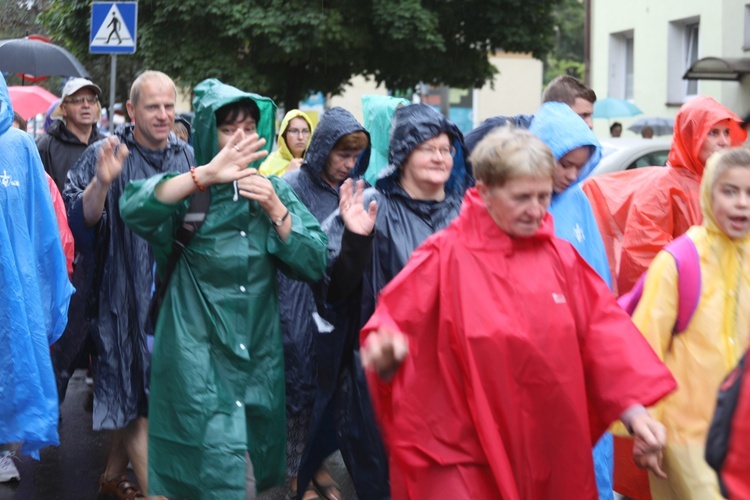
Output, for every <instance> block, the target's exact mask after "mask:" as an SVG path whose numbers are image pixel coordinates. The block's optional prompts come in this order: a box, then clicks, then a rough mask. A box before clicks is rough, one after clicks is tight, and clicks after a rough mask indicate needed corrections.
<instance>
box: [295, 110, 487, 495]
mask: <svg viewBox="0 0 750 500" xmlns="http://www.w3.org/2000/svg"><path fill="white" fill-rule="evenodd" d="M316 133H317V132H316ZM464 158H465V150H464V146H463V135H462V134H461V132H460V131H459V130H458V128H457V127H456V126H455V125H454V124H453V123H451V122H450V121H448V120H447V119H446V118H445V117H443V116H442V115H440V114H439V113H437V112H436V111H434V110H433V109H432V108H431V107H429V106H427V105H423V104H415V105H410V106H405V107H403V108H400V109H398V110H396V112H395V114H394V117H393V122H392V125H391V139H390V150H389V153H388V163H389V164H388V166H387V167H386V169H384V171H383V173H382V174H381V176H380V178H379V179H378V181H377V183H376V185H375V188H374V189H368V190H366V191H364V187H365V183H364V181H358V182H357V183H356V186H355V184H354V183H353V182H352V181H351V180H347V181H346V182H345V183H344V184H343V185H342V187H341V196H340V201H339V210H338V211H337V212H336V213H335V214H333V215H332V216H331V217H330V218H329V219H328V220H327V221H326V222H325V223H324V225H323V227H324V229H326V232H327V234H328V237H329V276H330V282H329V285H328V287H327V291H326V292H324V300H325V302H326V303H327V304H326V307H325V308H321V314H323V315H325V317H326V318H325V319H326V320H327V321H329V322H330V323H331V325H328V326H326V325H322V327H321V334H320V335H318V338H317V343H316V354H317V356H318V367H319V371H318V373H319V384H320V385H319V393H318V395H317V398H316V402H315V413H314V414H313V421H312V424H311V427H310V435H311V437H310V441H309V442H310V443H311V445H312V443H315V440H316V436H317V434H318V431H319V428H320V427H321V422H323V414H324V409H325V408H329V407H330V408H332V410H333V416H334V420H335V425H336V431H337V437H338V440H339V448H340V450H341V453H342V455H343V458H344V461H345V463H346V465H347V468H348V470H349V472H350V474H351V476H352V479H353V482H354V486H355V488H356V490H357V496H358V498H360V499H361V500H365V499H370V498H373V499H374V498H377V499H381V498H386V497H388V496H389V495H390V490H389V486H388V466H387V460H386V456H385V450H384V448H383V444H382V442H381V439H380V434H379V432H378V429H377V426H376V425H375V420H374V417H373V413H372V409H371V407H370V401H369V397H368V394H367V386H366V381H365V378H364V372H363V371H362V367H361V364H360V362H359V349H358V342H357V338H358V332H359V329H360V328H361V327H362V325H363V324H364V323H365V322H366V321H367V320H368V319H369V317H370V315H371V314H372V312H373V310H374V309H375V301H376V298H377V295H378V293H379V292H380V290H381V289H382V288H383V287H384V286H385V285H386V284H387V283H388V282H389V281H390V280H391V279H392V278H393V277H394V276H395V275H396V274H397V273H398V272H399V271H400V270H401V269H402V268H403V267H404V265H405V264H406V261H407V260H408V259H409V256H410V255H411V253H412V251H413V250H414V249H415V248H416V247H417V246H419V245H420V244H421V243H422V242H423V241H424V240H425V239H427V237H429V236H430V235H431V234H433V233H435V232H436V231H439V230H440V229H443V228H444V227H446V226H447V225H448V223H449V222H450V221H451V220H452V219H453V218H455V217H456V216H457V215H458V213H459V211H460V208H461V200H462V198H463V194H464V191H465V190H466V188H467V187H468V186H470V185H471V184H472V183H473V178H472V177H471V173H470V171H469V169H468V165H467V164H466V163H465V161H464ZM363 191H364V192H363ZM363 206H364V207H365V210H362V207H363ZM357 215H362V219H364V220H360V219H359V218H358V217H356V216H357ZM362 224H365V225H367V224H369V227H370V228H371V229H372V230H371V231H366V232H364V234H366V236H361V235H360V234H358V233H360V232H361V225H362ZM326 330H328V331H329V333H325V331H326ZM314 451H315V450H310V452H309V453H308V454H306V455H304V456H303V464H302V466H301V468H300V475H299V481H300V484H301V485H304V484H305V482H306V481H307V479H308V478H309V477H310V473H311V471H310V470H309V467H307V459H308V457H310V456H312V455H313V454H314Z"/></svg>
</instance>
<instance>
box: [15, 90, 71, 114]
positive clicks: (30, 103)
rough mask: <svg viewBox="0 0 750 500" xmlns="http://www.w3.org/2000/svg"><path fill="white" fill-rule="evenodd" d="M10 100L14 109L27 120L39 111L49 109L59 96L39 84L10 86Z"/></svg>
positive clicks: (42, 111)
mask: <svg viewBox="0 0 750 500" xmlns="http://www.w3.org/2000/svg"><path fill="white" fill-rule="evenodd" d="M8 93H9V94H10V102H11V104H12V105H13V111H15V112H17V113H18V114H19V115H21V116H22V117H23V118H24V119H25V120H28V119H29V118H31V117H32V116H36V115H37V114H38V113H44V112H46V111H47V109H49V107H50V106H51V105H52V103H53V102H55V101H57V100H58V99H59V97H57V96H56V95H55V94H53V93H52V92H50V91H48V90H47V89H44V88H42V87H37V86H27V87H19V86H11V87H8Z"/></svg>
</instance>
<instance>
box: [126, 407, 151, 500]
mask: <svg viewBox="0 0 750 500" xmlns="http://www.w3.org/2000/svg"><path fill="white" fill-rule="evenodd" d="M123 431H124V433H123V435H122V446H123V449H124V451H125V453H126V460H127V459H130V463H131V464H132V465H133V472H134V473H135V478H136V480H137V481H138V486H140V488H141V491H143V492H147V491H148V419H147V418H145V417H139V418H137V419H135V420H133V421H132V422H130V423H129V424H128V425H127V427H125V429H123ZM127 465H128V464H127V462H126V463H125V467H127ZM123 472H124V468H123Z"/></svg>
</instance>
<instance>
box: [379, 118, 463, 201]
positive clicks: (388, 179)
mask: <svg viewBox="0 0 750 500" xmlns="http://www.w3.org/2000/svg"><path fill="white" fill-rule="evenodd" d="M442 133H446V134H448V136H449V137H450V139H451V142H452V143H453V147H455V148H456V154H455V156H454V157H453V169H452V170H451V175H450V178H449V179H448V182H447V183H446V184H445V194H446V197H452V196H463V194H464V192H465V191H466V188H468V187H470V186H472V185H473V178H472V175H471V167H470V166H469V164H468V162H467V161H466V159H467V153H466V148H465V146H464V136H463V134H462V133H461V131H460V130H459V129H458V127H456V126H455V125H454V124H453V123H451V122H450V121H449V120H448V119H447V118H445V117H444V116H443V115H441V114H440V113H438V112H437V111H435V110H434V109H433V108H431V107H430V106H428V105H426V104H412V105H410V106H405V107H403V108H399V109H397V110H396V112H395V113H394V115H393V122H392V124H391V137H390V149H389V151H388V166H387V167H386V168H385V169H383V171H382V172H381V174H380V176H379V178H378V180H377V183H376V184H375V186H376V187H377V189H378V191H381V192H383V193H386V194H390V193H398V192H399V191H403V190H402V189H401V188H400V187H399V184H398V179H399V175H400V169H401V167H403V165H404V163H406V160H407V158H408V157H409V155H410V154H411V152H412V151H414V149H415V148H416V147H417V146H419V145H420V144H422V143H423V142H424V141H427V140H429V139H432V138H433V137H437V136H438V135H440V134H442Z"/></svg>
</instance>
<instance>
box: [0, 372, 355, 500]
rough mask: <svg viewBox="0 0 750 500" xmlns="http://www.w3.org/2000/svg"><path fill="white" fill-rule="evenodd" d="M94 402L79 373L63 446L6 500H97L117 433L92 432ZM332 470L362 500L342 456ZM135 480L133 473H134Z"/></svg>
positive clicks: (265, 496)
mask: <svg viewBox="0 0 750 500" xmlns="http://www.w3.org/2000/svg"><path fill="white" fill-rule="evenodd" d="M88 397H89V388H88V387H87V386H86V382H85V372H84V371H82V370H79V371H77V372H75V374H74V375H73V378H71V380H70V385H69V387H68V392H67V396H66V399H65V402H64V403H63V405H62V407H61V411H62V421H61V422H60V443H61V445H60V446H57V447H49V448H46V449H44V450H42V452H41V460H40V461H38V462H37V461H36V460H32V459H31V458H29V457H27V456H22V457H20V460H19V462H17V466H18V470H19V472H20V474H21V481H20V482H10V483H2V484H0V500H96V499H97V498H98V495H97V491H98V489H99V484H98V479H99V476H100V475H101V474H102V472H103V471H104V466H105V464H106V462H107V453H108V451H109V445H110V440H111V433H110V432H107V431H103V432H93V431H92V430H91V413H89V412H87V411H86V410H85V409H84V405H85V403H86V401H87V398H88ZM326 467H327V468H328V471H329V472H330V474H331V476H333V478H334V479H336V481H337V482H338V483H339V485H341V493H342V496H343V498H344V499H345V500H356V498H357V497H356V495H355V493H354V487H353V486H352V483H351V479H350V478H349V476H348V474H347V472H346V469H345V468H344V465H343V462H342V460H341V455H340V454H338V453H337V454H335V455H333V456H332V457H331V458H330V459H329V460H328V461H327V462H326ZM130 475H131V477H132V478H133V479H134V477H133V475H132V471H131V472H130ZM288 494H289V488H288V485H285V486H284V487H279V488H274V489H272V490H268V491H265V492H262V493H261V494H260V495H258V500H284V499H285V498H286V497H287V495H288Z"/></svg>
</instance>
